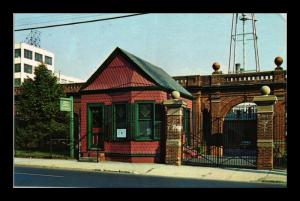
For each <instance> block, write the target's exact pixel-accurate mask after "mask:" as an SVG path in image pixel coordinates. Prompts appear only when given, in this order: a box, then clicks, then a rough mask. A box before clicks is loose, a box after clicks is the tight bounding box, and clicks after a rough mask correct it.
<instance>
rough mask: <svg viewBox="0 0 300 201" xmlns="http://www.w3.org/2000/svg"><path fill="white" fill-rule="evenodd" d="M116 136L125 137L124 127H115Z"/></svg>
mask: <svg viewBox="0 0 300 201" xmlns="http://www.w3.org/2000/svg"><path fill="white" fill-rule="evenodd" d="M117 138H126V129H117Z"/></svg>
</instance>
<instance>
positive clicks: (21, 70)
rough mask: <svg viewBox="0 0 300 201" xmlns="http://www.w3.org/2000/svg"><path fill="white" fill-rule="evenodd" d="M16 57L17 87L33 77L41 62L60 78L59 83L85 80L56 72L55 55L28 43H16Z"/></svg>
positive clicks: (15, 73)
mask: <svg viewBox="0 0 300 201" xmlns="http://www.w3.org/2000/svg"><path fill="white" fill-rule="evenodd" d="M14 57H15V58H14V82H15V86H16V87H18V86H20V85H21V84H22V83H23V82H24V80H25V79H28V78H31V79H33V78H34V70H35V68H36V67H37V66H39V65H40V64H41V63H44V64H46V66H47V68H48V70H49V71H51V73H53V74H54V75H55V76H56V77H57V78H58V82H59V83H62V84H65V83H76V82H84V81H83V80H80V79H77V78H73V77H70V76H65V75H62V74H60V73H58V72H55V71H54V63H55V55H54V53H53V52H50V51H48V50H45V49H42V48H39V47H36V46H33V45H29V44H27V43H16V44H15V55H14Z"/></svg>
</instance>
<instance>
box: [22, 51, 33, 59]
mask: <svg viewBox="0 0 300 201" xmlns="http://www.w3.org/2000/svg"><path fill="white" fill-rule="evenodd" d="M24 57H25V58H27V59H32V51H30V50H26V49H24Z"/></svg>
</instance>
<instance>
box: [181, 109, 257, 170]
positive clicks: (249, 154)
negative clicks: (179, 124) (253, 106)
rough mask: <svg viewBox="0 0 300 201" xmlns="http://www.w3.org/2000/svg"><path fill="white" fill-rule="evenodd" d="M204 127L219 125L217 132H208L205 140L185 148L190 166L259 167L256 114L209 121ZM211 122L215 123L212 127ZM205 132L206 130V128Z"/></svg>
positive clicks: (196, 140) (185, 155) (195, 140)
mask: <svg viewBox="0 0 300 201" xmlns="http://www.w3.org/2000/svg"><path fill="white" fill-rule="evenodd" d="M209 119H210V121H207V122H204V124H205V125H219V127H220V129H219V132H217V133H212V132H211V130H212V129H211V128H208V129H206V130H207V131H208V132H206V133H204V136H203V137H202V139H193V142H192V143H191V145H190V146H189V145H188V144H187V143H186V144H185V145H184V147H183V149H184V150H183V163H184V164H187V165H200V166H215V167H237V168H256V163H257V147H256V142H257V133H256V130H257V125H256V124H257V121H256V113H251V114H248V113H242V114H238V115H237V116H236V115H227V116H226V117H225V118H220V117H216V118H213V119H211V118H209ZM211 121H214V122H213V124H211ZM204 130H205V129H204Z"/></svg>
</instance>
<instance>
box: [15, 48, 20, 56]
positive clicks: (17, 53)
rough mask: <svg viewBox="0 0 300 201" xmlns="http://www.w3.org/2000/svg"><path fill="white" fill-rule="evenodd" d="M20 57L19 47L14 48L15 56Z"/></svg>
mask: <svg viewBox="0 0 300 201" xmlns="http://www.w3.org/2000/svg"><path fill="white" fill-rule="evenodd" d="M18 57H21V49H15V58H18Z"/></svg>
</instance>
